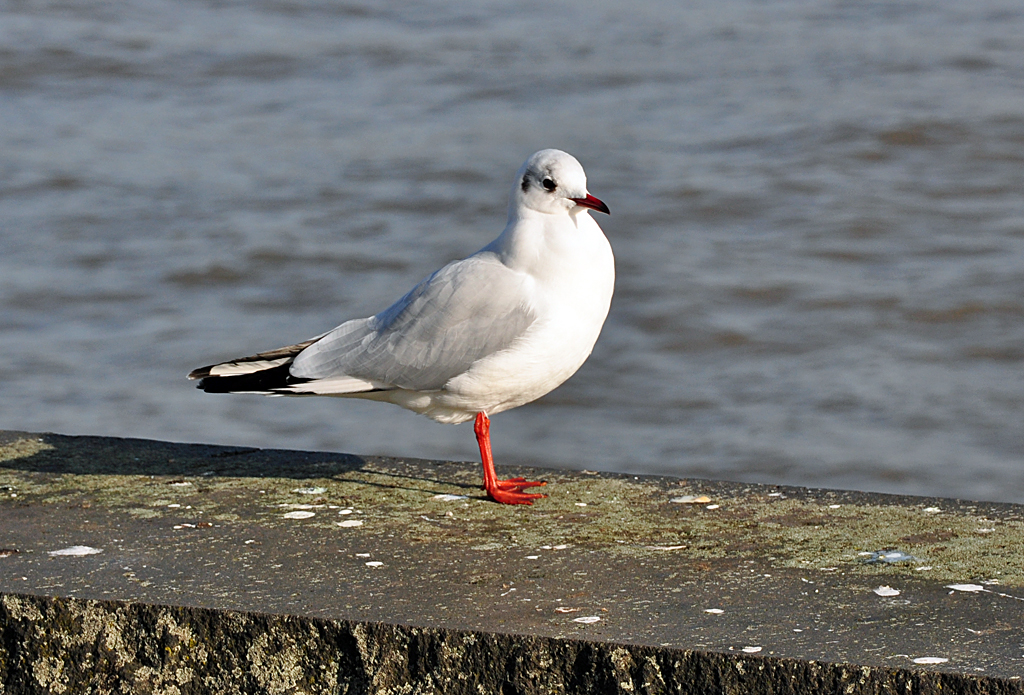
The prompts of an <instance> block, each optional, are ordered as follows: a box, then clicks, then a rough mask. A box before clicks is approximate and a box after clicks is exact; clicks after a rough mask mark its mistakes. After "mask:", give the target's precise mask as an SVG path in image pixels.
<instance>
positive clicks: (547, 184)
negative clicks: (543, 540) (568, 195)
mask: <svg viewBox="0 0 1024 695" xmlns="http://www.w3.org/2000/svg"><path fill="white" fill-rule="evenodd" d="M540 183H541V185H542V186H544V188H545V189H546V190H548V191H553V190H555V189H556V188H558V184H557V183H555V181H554V179H544V180H543V181H541V182H540Z"/></svg>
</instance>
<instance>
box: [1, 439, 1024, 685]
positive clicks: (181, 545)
mask: <svg viewBox="0 0 1024 695" xmlns="http://www.w3.org/2000/svg"><path fill="white" fill-rule="evenodd" d="M515 472H516V473H517V474H525V475H527V476H540V477H547V479H548V480H549V481H550V484H549V485H548V488H547V491H548V492H549V494H550V495H551V497H549V498H548V499H546V500H541V501H540V502H539V503H538V504H537V505H536V506H535V507H532V508H509V507H504V506H499V505H496V504H493V503H490V502H487V501H486V500H484V499H483V495H482V492H481V491H479V490H478V488H477V485H478V480H477V478H478V472H477V465H476V464H463V463H451V462H429V461H414V460H393V459H378V458H370V457H366V458H363V457H355V456H348V455H339V454H326V453H308V452H287V451H264V450H256V449H238V448H227V447H212V446H201V445H182V444H168V443H162V442H151V441H141V440H120V439H109V438H96V437H64V436H59V435H48V434H47V435H38V434H27V433H14V432H0V594H2V599H0V694H3V695H7V694H8V693H37V692H47V693H48V692H54V693H58V692H69V693H70V692H86V691H89V692H95V693H107V692H152V693H187V692H227V693H233V692H239V693H242V692H244V693H321V692H323V693H502V694H503V695H504V694H505V693H524V694H525V693H549V692H550V693H717V692H723V693H746V692H751V693H753V692H770V693H827V692H843V693H907V692H918V693H927V692H956V693H961V692H962V693H1021V692H1024V685H1022V683H1021V680H1020V678H1021V676H1022V675H1024V657H1022V654H1024V650H1022V646H1024V645H1022V642H1021V638H1020V626H1021V625H1024V600H1022V599H1024V553H1022V552H1021V548H1022V547H1024V545H1022V542H1024V508H1021V507H1018V506H1015V505H1005V504H977V503H966V502H959V501H953V500H937V499H921V498H906V497H892V496H883V495H869V494H860V493H848V492H837V491H827V490H807V489H799V488H781V487H767V486H755V485H738V484H728V483H715V482H710V481H700V480H679V479H673V478H642V477H634V476H625V475H615V474H593V473H587V472H568V471H543V470H525V469H519V470H517V471H515ZM705 497H706V498H707V499H704V498H705ZM356 522H361V523H356ZM75 546H80V547H81V548H91V549H93V550H96V551H100V552H92V551H89V550H83V549H79V550H77V551H70V552H71V554H54V553H55V551H63V550H66V549H68V548H72V547H75ZM80 553H91V554H80ZM875 553H881V554H875ZM895 553H899V554H895ZM887 560H895V561H892V562H889V561H887ZM872 561H873V562H872ZM951 586H956V587H959V588H950V587H951ZM581 619H583V620H581Z"/></svg>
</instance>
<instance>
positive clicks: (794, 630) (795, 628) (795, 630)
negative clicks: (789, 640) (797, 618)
mask: <svg viewBox="0 0 1024 695" xmlns="http://www.w3.org/2000/svg"><path fill="white" fill-rule="evenodd" d="M793 632H803V630H801V629H800V628H798V627H794V628H793Z"/></svg>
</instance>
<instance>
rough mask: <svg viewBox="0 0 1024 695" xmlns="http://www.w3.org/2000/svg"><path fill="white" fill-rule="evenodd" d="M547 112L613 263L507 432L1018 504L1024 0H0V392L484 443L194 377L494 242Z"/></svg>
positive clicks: (101, 409) (45, 418)
mask: <svg viewBox="0 0 1024 695" xmlns="http://www.w3.org/2000/svg"><path fill="white" fill-rule="evenodd" d="M544 147H558V148H561V149H565V150H567V151H569V152H571V153H573V154H574V155H576V157H577V158H578V159H580V161H581V162H582V163H583V165H584V167H585V168H586V170H587V172H588V176H589V184H590V190H591V192H592V193H594V194H595V195H597V196H598V197H600V198H602V199H604V200H605V201H606V202H607V203H608V204H609V206H610V207H611V210H612V216H611V217H610V218H606V217H604V216H600V215H599V216H597V217H598V218H599V222H600V223H601V225H602V226H603V227H604V229H605V231H606V233H607V235H608V237H609V238H610V240H611V242H612V245H613V247H614V249H615V252H616V256H617V261H618V274H619V276H618V284H617V291H616V296H615V300H614V303H613V306H612V311H611V316H610V318H609V320H608V323H607V325H606V327H605V331H604V334H603V335H602V338H601V340H600V341H599V342H598V344H597V347H596V349H595V351H594V354H593V356H592V357H591V359H590V360H589V362H588V363H587V364H586V365H585V366H584V367H583V369H582V370H581V371H580V372H579V373H578V374H577V375H576V376H575V377H573V378H572V379H571V380H570V381H569V382H568V383H567V384H565V385H564V386H563V387H562V388H560V389H559V390H557V391H555V392H554V393H552V394H550V395H549V396H547V397H545V398H544V399H542V400H541V401H539V402H537V403H535V404H532V405H529V406H526V407H524V408H520V409H518V410H514V411H511V412H508V413H505V414H502V415H499V416H498V417H497V418H495V421H494V430H493V434H494V442H495V452H496V456H497V458H498V463H499V466H500V464H502V463H505V464H511V463H523V464H532V465H540V466H549V467H573V468H588V469H605V470H619V471H634V472H644V473H670V474H674V475H680V476H703V477H711V478H719V479H731V480H743V481H755V482H771V483H792V484H799V485H811V486H829V487H843V488H857V489H864V490H879V491H896V492H906V493H922V494H929V495H945V496H957V497H967V498H983V499H989V500H1006V501H1017V502H1024V460H1022V459H1024V428H1022V418H1021V413H1022V406H1024V369H1022V367H1024V198H1022V192H1024V5H1022V4H1021V3H1020V2H1019V0H975V1H973V2H970V3H963V2H959V1H957V0H929V2H913V1H909V0H879V1H877V2H862V1H859V0H858V1H856V2H854V1H852V0H849V1H848V0H801V1H791V2H786V1H779V2H771V3H765V2H760V1H758V0H725V1H718V2H695V3H675V2H668V1H667V0H662V1H658V2H637V3H617V2H591V3H585V4H584V3H581V4H579V5H576V6H572V5H567V4H561V3H550V2H536V1H530V0H528V1H526V2H517V3H496V2H481V1H480V0H475V1H474V2H459V1H446V2H418V3H402V4H400V5H398V4H394V3H384V2H372V1H369V0H367V1H365V2H364V1H362V0H353V1H352V2H338V1H336V0H247V1H246V2H232V1H229V0H225V1H215V0H204V1H197V0H127V1H119V2H112V1H100V0H53V1H51V0H6V2H3V3H0V354H2V355H3V358H2V360H0V427H2V428H5V429H28V430H33V431H57V432H62V433H69V434H79V433H82V434H104V435H119V436H133V437H151V438H157V439H164V440H179V441H195V442H216V443H225V444H235V445H251V446H260V447H294V448H305V449H319V450H335V451H345V452H353V453H363V454H390V455H398V456H410V457H423V458H455V459H466V460H474V459H475V458H476V456H477V452H476V448H475V443H474V439H473V434H472V427H471V425H462V426H459V427H450V426H442V425H438V424H435V423H433V422H431V421H429V420H427V419H425V418H422V417H420V416H417V415H414V414H412V413H408V412H406V411H403V410H400V409H398V408H395V407H393V406H388V405H382V404H376V403H366V402H361V401H348V400H336V399H266V398H261V397H255V396H251V397H243V396H212V395H205V394H202V393H200V392H199V391H196V390H195V389H194V388H193V384H191V383H189V382H187V381H186V380H185V378H184V377H185V374H186V373H187V372H188V371H189V370H190V369H191V368H193V367H197V366H200V365H204V364H208V363H210V362H213V361H217V360H220V359H224V358H230V357H235V356H239V355H243V354H250V353H251V352H254V351H258V350H262V349H269V348H274V347H278V346H280V345H284V344H288V343H291V342H295V341H298V340H301V339H304V338H307V337H310V336H312V335H315V334H318V333H320V332H322V331H324V330H326V329H329V328H331V327H333V326H334V325H336V324H338V323H340V322H341V321H342V320H344V319H347V318H352V317H359V316H365V315H369V314H372V313H375V312H377V311H379V310H380V309H382V308H384V307H385V306H387V305H388V304H389V303H390V302H391V301H392V300H394V299H396V298H397V297H398V296H399V295H401V294H402V293H404V292H405V291H406V290H407V289H408V288H409V287H411V286H412V285H413V284H414V283H415V282H417V281H418V280H419V279H421V278H422V277H423V276H425V275H426V274H428V273H429V272H431V271H432V270H433V269H435V268H436V267H438V266H440V265H441V264H443V263H445V262H447V261H448V260H451V259H453V258H458V257H462V256H465V255H468V254H469V253H472V252H473V251H475V250H476V249H478V248H479V247H481V246H483V245H484V244H485V243H487V242H488V241H490V240H491V239H492V238H493V237H494V236H496V235H497V234H498V232H500V230H501V228H502V227H503V225H504V221H505V214H506V204H507V195H508V190H509V188H510V186H511V184H512V177H513V175H514V172H515V171H516V169H517V168H518V167H519V165H520V164H521V163H522V161H523V160H524V159H525V158H526V157H527V156H528V155H529V154H531V153H532V152H534V151H535V150H538V149H541V148H544Z"/></svg>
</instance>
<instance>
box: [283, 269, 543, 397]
mask: <svg viewBox="0 0 1024 695" xmlns="http://www.w3.org/2000/svg"><path fill="white" fill-rule="evenodd" d="M524 282H528V280H527V279H526V278H525V277H524V276H523V275H521V274H520V273H517V272H515V271H512V270H509V268H508V267H506V266H505V265H503V264H502V263H501V262H500V261H499V260H498V259H497V258H496V257H495V256H494V255H493V254H490V253H481V254H477V255H475V256H471V257H469V258H467V259H465V260H462V261H456V262H454V263H450V264H448V265H446V266H445V267H443V268H441V269H440V270H438V271H437V272H436V273H434V274H433V275H431V276H430V277H428V278H427V279H425V280H424V281H423V282H421V283H420V284H418V285H417V286H416V287H414V288H413V289H412V291H410V292H409V293H408V294H406V295H405V296H404V297H402V298H401V299H399V300H398V301H397V302H395V303H394V304H393V305H391V306H390V307H389V308H387V309H386V310H384V311H382V312H381V313H379V314H377V315H376V316H371V317H370V318H367V319H357V320H355V321H349V322H347V323H343V324H342V325H340V326H338V327H337V328H335V329H334V330H333V331H331V332H330V333H328V334H327V335H325V336H324V337H323V338H321V339H320V340H318V341H317V342H316V343H314V344H313V345H311V346H310V347H308V348H306V349H305V350H304V351H303V352H302V353H301V354H299V356H298V357H296V359H295V362H294V364H293V365H292V368H291V374H292V375H293V376H295V377H299V378H303V379H323V378H328V377H332V376H339V375H346V376H351V377H357V378H359V379H366V380H367V381H372V382H374V383H379V384H381V385H382V386H384V387H397V388H404V389H410V390H414V391H431V390H437V389H440V388H442V387H443V386H444V385H445V384H446V383H447V382H448V380H449V379H451V378H453V377H455V376H458V375H459V374H462V373H463V372H465V371H466V370H467V369H469V367H470V366H471V365H472V364H473V363H474V362H476V361H477V360H479V359H481V358H483V357H486V356H488V355H490V354H492V353H495V352H498V351H499V350H503V349H505V348H507V347H509V346H510V345H511V344H512V343H513V342H514V341H515V340H516V339H517V338H518V337H519V336H521V335H522V334H523V333H524V332H525V331H526V329H527V328H528V327H529V326H530V324H532V323H533V321H534V318H535V316H534V313H533V311H532V308H531V307H530V306H528V305H527V303H526V301H524V296H525V294H524V292H523V283H524Z"/></svg>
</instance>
